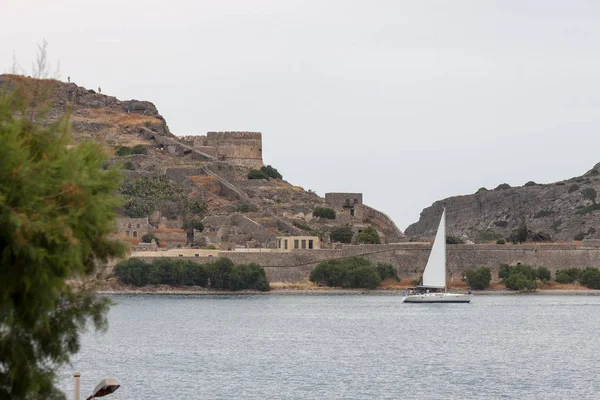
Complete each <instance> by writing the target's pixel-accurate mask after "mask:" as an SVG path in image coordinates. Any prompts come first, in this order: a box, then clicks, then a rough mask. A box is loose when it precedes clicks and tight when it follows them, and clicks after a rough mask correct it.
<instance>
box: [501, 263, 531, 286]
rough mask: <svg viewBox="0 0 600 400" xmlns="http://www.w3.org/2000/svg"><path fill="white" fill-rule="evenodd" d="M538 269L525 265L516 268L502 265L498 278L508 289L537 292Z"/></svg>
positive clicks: (518, 265)
mask: <svg viewBox="0 0 600 400" xmlns="http://www.w3.org/2000/svg"><path fill="white" fill-rule="evenodd" d="M537 273H538V269H537V268H534V267H532V266H529V265H525V264H517V265H516V266H514V267H511V266H509V265H508V264H502V265H500V270H499V271H498V277H499V278H500V279H502V282H503V283H504V284H505V285H506V287H507V288H508V289H511V290H535V288H536V283H535V281H536V278H537Z"/></svg>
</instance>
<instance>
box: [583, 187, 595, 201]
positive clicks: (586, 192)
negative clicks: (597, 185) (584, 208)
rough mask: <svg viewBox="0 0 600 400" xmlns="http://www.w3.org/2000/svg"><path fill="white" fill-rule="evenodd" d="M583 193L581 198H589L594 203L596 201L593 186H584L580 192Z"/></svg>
mask: <svg viewBox="0 0 600 400" xmlns="http://www.w3.org/2000/svg"><path fill="white" fill-rule="evenodd" d="M581 193H582V194H583V198H584V199H587V200H591V201H592V202H593V203H594V204H595V203H596V196H597V194H596V191H595V190H594V188H585V189H583V190H582V192H581Z"/></svg>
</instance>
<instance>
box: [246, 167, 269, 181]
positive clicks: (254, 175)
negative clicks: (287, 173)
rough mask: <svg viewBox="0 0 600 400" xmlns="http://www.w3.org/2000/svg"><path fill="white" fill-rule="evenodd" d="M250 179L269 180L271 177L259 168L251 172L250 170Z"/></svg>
mask: <svg viewBox="0 0 600 400" xmlns="http://www.w3.org/2000/svg"><path fill="white" fill-rule="evenodd" d="M248 179H267V180H268V179H269V177H268V176H267V174H265V173H264V172H262V171H260V170H258V169H253V170H251V171H250V172H248Z"/></svg>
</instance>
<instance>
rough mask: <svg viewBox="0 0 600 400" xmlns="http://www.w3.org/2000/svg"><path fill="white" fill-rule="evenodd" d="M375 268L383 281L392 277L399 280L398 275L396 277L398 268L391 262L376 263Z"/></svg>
mask: <svg viewBox="0 0 600 400" xmlns="http://www.w3.org/2000/svg"><path fill="white" fill-rule="evenodd" d="M376 268H377V273H378V274H379V276H380V277H381V280H382V281H385V280H386V279H393V280H395V281H399V280H400V277H398V270H397V269H396V268H395V267H394V266H393V265H392V264H385V263H377V266H376Z"/></svg>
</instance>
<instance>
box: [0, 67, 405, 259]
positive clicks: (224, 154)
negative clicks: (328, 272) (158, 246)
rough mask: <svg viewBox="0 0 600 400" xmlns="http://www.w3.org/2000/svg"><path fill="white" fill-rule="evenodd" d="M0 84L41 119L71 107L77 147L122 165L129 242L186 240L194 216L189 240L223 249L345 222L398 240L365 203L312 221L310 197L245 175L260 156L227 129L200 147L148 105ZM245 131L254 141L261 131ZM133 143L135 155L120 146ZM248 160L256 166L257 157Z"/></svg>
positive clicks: (53, 84) (67, 86)
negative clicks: (195, 227)
mask: <svg viewBox="0 0 600 400" xmlns="http://www.w3.org/2000/svg"><path fill="white" fill-rule="evenodd" d="M0 88H8V90H15V89H18V90H21V91H22V92H23V93H24V94H25V97H26V100H27V103H28V106H29V107H30V108H31V109H34V110H43V111H44V112H43V113H39V115H40V116H41V117H40V118H42V117H43V118H44V121H45V122H51V121H54V120H56V119H58V118H60V117H61V116H62V115H64V114H65V113H67V112H68V113H70V115H71V121H72V131H73V140H74V143H75V144H77V143H79V142H82V141H85V140H93V141H96V142H99V143H101V144H103V145H104V147H105V148H106V150H107V152H109V154H113V157H112V158H111V159H110V160H109V163H108V165H107V167H108V168H112V167H113V166H114V165H122V166H124V169H123V171H124V173H125V175H126V179H125V182H124V184H123V187H122V194H123V195H124V197H125V198H126V199H127V202H126V204H125V206H124V208H123V210H122V212H123V214H124V217H127V218H129V219H130V221H126V222H124V223H122V224H120V226H121V227H123V232H120V233H122V234H123V236H124V237H125V234H126V235H127V236H129V235H130V234H132V236H135V237H136V238H137V237H139V236H142V235H143V234H145V233H147V230H148V229H152V228H151V227H152V226H154V227H155V228H157V231H158V230H163V231H165V232H169V233H170V234H174V235H175V234H177V233H178V232H175V231H179V234H180V235H183V243H184V244H185V242H186V239H185V234H183V233H182V232H183V231H182V230H181V228H182V225H183V223H184V222H185V220H186V219H189V218H191V217H193V214H196V217H197V216H202V217H203V218H205V222H206V224H205V225H206V227H207V229H206V230H205V232H203V234H202V236H201V238H200V239H199V240H195V241H196V242H197V244H198V243H199V244H201V245H203V244H215V245H218V246H219V247H222V248H232V247H235V246H250V247H263V246H267V247H272V246H274V245H275V238H276V236H280V235H316V234H319V235H321V236H323V237H324V238H325V239H326V240H327V237H328V231H329V230H331V229H332V228H333V227H335V226H340V225H343V224H350V225H354V226H355V230H357V231H359V230H360V229H361V227H365V226H374V227H376V229H377V230H378V231H379V232H380V234H381V236H382V238H383V239H384V240H385V241H386V242H397V241H400V240H401V239H403V238H404V235H403V233H402V232H401V231H400V230H399V229H398V228H397V227H396V225H395V224H394V223H393V222H392V221H391V220H389V218H387V216H385V214H383V213H380V212H378V211H377V210H373V209H371V210H372V211H371V212H369V213H368V215H366V216H365V218H362V219H358V218H352V217H350V216H347V215H340V216H339V218H337V219H336V220H333V221H332V220H323V219H319V218H314V217H313V216H312V211H313V210H314V209H315V207H319V206H324V205H325V204H324V203H325V200H324V199H323V198H321V197H319V196H318V195H316V194H315V193H313V192H310V191H305V190H304V189H302V188H300V187H297V186H294V185H292V184H290V183H288V182H286V181H284V180H281V179H269V180H265V179H256V180H249V179H248V176H247V175H248V172H249V168H248V166H245V165H240V159H242V160H243V157H248V154H247V153H248V152H253V153H251V155H253V154H254V153H257V154H260V152H262V148H260V149H257V148H256V146H255V143H254V142H251V143H250V142H248V143H246V142H244V143H243V144H240V148H239V149H238V148H236V147H235V146H236V145H237V143H238V142H239V141H240V140H241V139H240V138H239V137H238V136H239V134H238V135H237V136H235V133H234V135H233V136H232V141H231V143H225V145H223V144H222V145H221V147H219V148H212V147H210V145H211V144H212V142H211V140H212V139H214V138H213V137H212V136H210V135H209V137H207V138H204V140H203V142H207V143H193V140H190V138H189V137H187V138H179V137H177V136H175V135H173V134H172V133H171V132H170V130H169V128H168V126H167V123H166V121H165V119H164V118H163V117H162V116H161V115H160V114H159V112H158V110H157V109H156V107H155V106H154V105H153V104H152V103H150V102H147V101H138V100H129V101H121V100H118V99H116V98H115V97H111V96H107V95H104V94H101V93H97V92H96V91H94V90H89V89H86V88H83V87H81V86H77V85H76V84H74V83H65V82H59V81H56V80H35V79H31V78H25V77H22V76H16V75H0ZM224 134H226V133H224ZM253 135H254V136H253V137H252V138H253V140H255V142H257V143H259V142H260V133H253ZM213 136H215V134H213ZM246 136H247V134H246ZM134 146H138V147H139V148H141V149H142V150H143V151H141V152H137V154H136V152H134V153H133V154H132V153H130V152H129V153H128V152H127V151H122V150H123V149H125V150H127V149H132V148H133V147H134ZM243 146H246V147H248V148H246V147H243ZM261 156H262V155H261ZM261 156H260V157H261ZM236 157H237V158H236ZM252 163H253V164H252V165H254V164H256V163H259V164H261V165H262V160H261V159H259V160H254V159H253V160H252ZM241 164H244V163H241ZM241 216H243V218H242V217H241ZM139 218H147V223H146V224H144V223H140V220H139ZM145 226H149V227H150V228H147V229H146V228H144V227H145ZM136 227H137V228H138V230H139V231H138V230H136ZM138 240H139V239H138Z"/></svg>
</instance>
